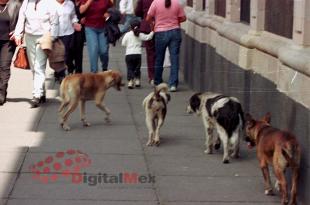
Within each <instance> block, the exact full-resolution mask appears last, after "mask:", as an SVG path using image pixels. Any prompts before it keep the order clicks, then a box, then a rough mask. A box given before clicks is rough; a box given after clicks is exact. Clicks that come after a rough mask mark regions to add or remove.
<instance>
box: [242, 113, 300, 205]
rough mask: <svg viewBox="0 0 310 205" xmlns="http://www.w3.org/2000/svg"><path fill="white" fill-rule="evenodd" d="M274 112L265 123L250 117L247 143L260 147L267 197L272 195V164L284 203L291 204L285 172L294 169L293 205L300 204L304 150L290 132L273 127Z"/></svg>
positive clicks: (247, 117)
mask: <svg viewBox="0 0 310 205" xmlns="http://www.w3.org/2000/svg"><path fill="white" fill-rule="evenodd" d="M269 123H270V113H267V114H266V115H265V116H264V117H263V118H262V119H261V120H254V119H253V118H252V116H251V115H250V114H246V126H245V130H246V135H247V137H246V141H247V142H248V145H249V146H250V147H252V146H254V145H256V146H257V158H258V160H259V164H260V167H261V169H262V172H263V176H264V180H265V194H266V195H272V194H273V192H272V188H271V183H270V175H269V169H268V164H270V165H273V168H274V172H275V176H276V178H277V181H276V184H275V187H276V188H277V189H278V190H279V191H280V192H281V195H282V199H281V203H282V204H283V205H284V204H287V203H288V191H287V182H286V178H285V170H286V168H287V167H290V168H291V169H292V188H291V200H290V205H295V204H297V199H296V197H297V181H298V172H299V164H300V153H301V151H300V147H299V144H298V142H297V139H296V137H295V136H294V135H293V134H291V133H289V132H286V131H281V130H279V129H277V128H273V127H272V126H271V125H270V124H269Z"/></svg>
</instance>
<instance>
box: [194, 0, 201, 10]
mask: <svg viewBox="0 0 310 205" xmlns="http://www.w3.org/2000/svg"><path fill="white" fill-rule="evenodd" d="M202 1H204V0H194V1H193V7H194V9H195V11H202Z"/></svg>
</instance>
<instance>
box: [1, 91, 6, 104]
mask: <svg viewBox="0 0 310 205" xmlns="http://www.w3.org/2000/svg"><path fill="white" fill-rule="evenodd" d="M5 102H6V97H5V96H4V95H2V94H0V106H2V105H3V104H4V103H5Z"/></svg>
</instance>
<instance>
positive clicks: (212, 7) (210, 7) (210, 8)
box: [205, 0, 215, 15]
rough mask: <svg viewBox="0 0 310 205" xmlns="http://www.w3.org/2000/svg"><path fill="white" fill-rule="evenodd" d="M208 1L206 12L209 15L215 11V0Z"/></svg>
mask: <svg viewBox="0 0 310 205" xmlns="http://www.w3.org/2000/svg"><path fill="white" fill-rule="evenodd" d="M205 1H206V12H207V14H208V15H214V12H215V0H205Z"/></svg>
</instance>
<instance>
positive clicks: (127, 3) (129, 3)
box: [119, 0, 137, 14]
mask: <svg viewBox="0 0 310 205" xmlns="http://www.w3.org/2000/svg"><path fill="white" fill-rule="evenodd" d="M135 1H137V0H121V1H120V2H119V10H120V12H121V13H122V14H134V10H135V8H134V2H135Z"/></svg>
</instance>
